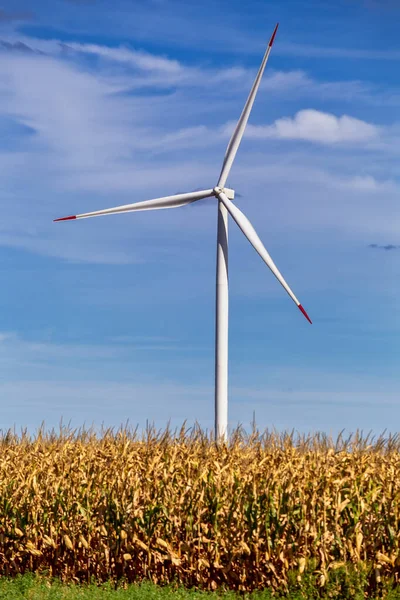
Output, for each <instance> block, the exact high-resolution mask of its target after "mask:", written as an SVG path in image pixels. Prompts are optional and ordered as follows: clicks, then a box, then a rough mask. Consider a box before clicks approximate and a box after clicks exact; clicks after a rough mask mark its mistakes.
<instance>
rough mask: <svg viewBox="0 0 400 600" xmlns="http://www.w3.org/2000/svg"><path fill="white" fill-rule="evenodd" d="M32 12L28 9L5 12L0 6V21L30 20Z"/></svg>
mask: <svg viewBox="0 0 400 600" xmlns="http://www.w3.org/2000/svg"><path fill="white" fill-rule="evenodd" d="M32 19H33V13H32V12H30V11H15V12H7V11H6V10H4V9H2V8H0V23H11V22H12V21H31V20H32Z"/></svg>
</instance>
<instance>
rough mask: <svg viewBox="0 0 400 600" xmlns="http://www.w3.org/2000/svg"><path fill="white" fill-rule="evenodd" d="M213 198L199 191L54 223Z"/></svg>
mask: <svg viewBox="0 0 400 600" xmlns="http://www.w3.org/2000/svg"><path fill="white" fill-rule="evenodd" d="M209 196H215V192H214V190H201V191H198V192H190V193H188V194H177V195H175V196H165V197H164V198H155V199H154V200H144V201H143V202H135V203H134V204H124V205H123V206H115V207H114V208H106V209H104V210H97V211H95V212H89V213H83V214H80V215H71V216H69V217H62V218H61V219H54V221H70V220H71V219H87V218H88V217H100V216H103V215H114V214H117V213H123V212H133V211H135V210H137V211H139V210H158V209H161V208H178V207H179V206H185V204H190V203H191V202H197V200H202V199H203V198H208V197H209Z"/></svg>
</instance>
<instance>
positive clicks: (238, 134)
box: [218, 23, 279, 188]
mask: <svg viewBox="0 0 400 600" xmlns="http://www.w3.org/2000/svg"><path fill="white" fill-rule="evenodd" d="M278 26H279V23H277V25H276V27H275V29H274V33H273V34H272V36H271V39H270V41H269V44H268V47H267V50H266V52H265V54H264V58H263V60H262V63H261V66H260V68H259V71H258V73H257V77H256V79H255V81H254V84H253V87H252V88H251V91H250V94H249V97H248V98H247V101H246V104H245V105H244V109H243V112H242V114H241V115H240V119H239V121H238V123H237V125H236V129H235V131H234V132H233V134H232V137H231V139H230V141H229V144H228V147H227V149H226V153H225V158H224V163H223V165H222V170H221V175H220V176H219V181H218V187H220V188H223V187H225V183H226V180H227V179H228V175H229V171H230V170H231V167H232V164H233V161H234V160H235V156H236V152H237V150H238V148H239V144H240V142H241V140H242V137H243V134H244V130H245V129H246V125H247V121H248V120H249V116H250V112H251V109H252V108H253V104H254V100H255V97H256V94H257V91H258V88H259V87H260V82H261V79H262V76H263V73H264V70H265V66H266V64H267V61H268V57H269V54H270V52H271V48H272V44H273V43H274V40H275V36H276V32H277V31H278Z"/></svg>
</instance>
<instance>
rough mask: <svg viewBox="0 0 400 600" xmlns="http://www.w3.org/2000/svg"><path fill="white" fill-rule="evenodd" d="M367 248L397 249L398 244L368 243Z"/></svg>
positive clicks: (399, 247)
mask: <svg viewBox="0 0 400 600" xmlns="http://www.w3.org/2000/svg"><path fill="white" fill-rule="evenodd" d="M368 248H374V249H375V250H399V249H400V246H399V245H396V244H385V245H380V244H369V246H368Z"/></svg>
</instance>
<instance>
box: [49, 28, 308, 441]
mask: <svg viewBox="0 0 400 600" xmlns="http://www.w3.org/2000/svg"><path fill="white" fill-rule="evenodd" d="M277 29H278V25H276V27H275V30H274V32H273V34H272V37H271V39H270V41H269V44H268V47H267V50H266V52H265V55H264V58H263V61H262V63H261V66H260V69H259V71H258V73H257V77H256V79H255V81H254V84H253V87H252V88H251V91H250V94H249V97H248V98H247V102H246V104H245V106H244V109H243V112H242V114H241V115H240V119H239V121H238V123H237V125H236V128H235V131H234V132H233V134H232V137H231V139H230V141H229V144H228V147H227V150H226V153H225V158H224V162H223V165H222V170H221V174H220V176H219V180H218V183H217V185H216V186H215V187H214V188H210V189H207V190H202V191H198V192H190V193H188V194H178V195H175V196H166V197H164V198H156V199H155V200H145V201H143V202H136V203H135V204H125V205H123V206H116V207H115V208H107V209H105V210H98V211H96V212H89V213H83V214H81V215H73V216H70V217H63V218H61V219H55V221H68V220H71V219H86V218H88V217H99V216H101V215H112V214H117V213H126V212H132V211H135V210H157V209H160V208H177V207H178V206H184V205H186V204H190V203H192V202H197V201H198V200H202V199H203V198H209V197H212V196H214V197H215V198H216V199H218V239H217V276H216V327H215V437H216V439H221V438H222V439H226V436H227V428H228V213H229V214H230V215H231V217H232V218H233V220H234V221H236V224H237V225H238V226H239V228H240V229H241V231H242V232H243V234H244V235H245V236H246V238H247V239H248V240H249V242H250V244H252V246H253V247H254V249H255V250H256V251H257V252H258V254H259V255H260V256H261V258H262V259H263V261H264V262H265V263H266V265H267V266H268V267H269V268H270V269H271V271H272V273H273V274H274V275H275V277H276V278H277V280H278V281H279V283H280V284H281V285H282V286H283V287H284V289H285V290H286V292H287V293H288V294H289V296H290V297H291V299H292V300H293V301H294V302H295V303H296V304H297V306H298V307H299V309H300V310H301V312H302V313H303V315H304V316H305V317H306V319H307V320H308V321H309V322H310V323H311V320H310V318H309V316H308V315H307V313H306V311H305V310H304V308H303V307H302V305H301V304H300V302H299V300H298V299H297V298H296V296H295V295H294V293H293V292H292V290H291V289H290V287H289V286H288V284H287V283H286V281H285V280H284V278H283V277H282V275H281V273H280V272H279V271H278V269H277V267H276V265H275V263H274V262H273V260H272V258H271V257H270V255H269V254H268V252H267V250H266V248H265V247H264V245H263V243H262V241H261V240H260V238H259V237H258V235H257V233H256V231H255V229H254V227H253V226H252V224H251V223H250V221H249V220H248V219H247V217H246V216H245V215H244V214H243V213H242V211H241V210H239V209H238V208H237V206H235V205H234V204H233V202H232V200H233V199H234V197H235V193H234V190H231V189H229V188H227V187H225V183H226V181H227V179H228V176H229V172H230V170H231V167H232V164H233V161H234V159H235V156H236V152H237V150H238V148H239V144H240V142H241V139H242V137H243V134H244V131H245V128H246V125H247V121H248V119H249V115H250V112H251V109H252V107H253V104H254V99H255V97H256V94H257V91H258V88H259V86H260V82H261V78H262V76H263V73H264V70H265V66H266V64H267V61H268V57H269V54H270V52H271V48H272V44H273V42H274V39H275V35H276V32H277Z"/></svg>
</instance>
